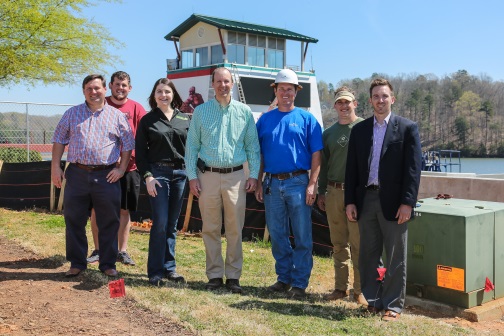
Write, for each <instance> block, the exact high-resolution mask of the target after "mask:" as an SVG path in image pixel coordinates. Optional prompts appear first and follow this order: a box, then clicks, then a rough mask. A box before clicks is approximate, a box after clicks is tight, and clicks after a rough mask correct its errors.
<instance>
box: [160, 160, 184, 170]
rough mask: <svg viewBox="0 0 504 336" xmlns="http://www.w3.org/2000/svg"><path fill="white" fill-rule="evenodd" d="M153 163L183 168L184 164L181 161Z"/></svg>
mask: <svg viewBox="0 0 504 336" xmlns="http://www.w3.org/2000/svg"><path fill="white" fill-rule="evenodd" d="M154 164H155V165H158V166H163V167H172V168H173V169H185V164H183V163H182V162H164V161H159V162H154Z"/></svg>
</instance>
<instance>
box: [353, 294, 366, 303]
mask: <svg viewBox="0 0 504 336" xmlns="http://www.w3.org/2000/svg"><path fill="white" fill-rule="evenodd" d="M353 297H354V300H355V301H357V303H358V304H361V305H363V306H367V305H368V302H367V300H366V298H365V297H364V295H362V293H360V294H354V295H353Z"/></svg>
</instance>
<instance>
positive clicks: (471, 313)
mask: <svg viewBox="0 0 504 336" xmlns="http://www.w3.org/2000/svg"><path fill="white" fill-rule="evenodd" d="M405 305H406V307H407V306H415V307H418V308H420V309H423V310H427V311H431V312H436V313H440V314H443V315H447V316H452V317H461V318H464V319H466V320H469V321H471V322H482V321H493V320H500V319H502V318H503V317H504V298H500V299H497V300H492V301H490V302H487V303H484V304H483V305H481V306H476V307H473V308H469V309H466V308H461V307H458V306H453V305H448V304H446V303H440V302H436V301H432V300H428V299H424V298H419V297H416V296H411V295H407V296H406V304H405Z"/></svg>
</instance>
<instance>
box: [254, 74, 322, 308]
mask: <svg viewBox="0 0 504 336" xmlns="http://www.w3.org/2000/svg"><path fill="white" fill-rule="evenodd" d="M272 86H273V87H274V91H275V95H276V98H277V101H278V107H277V108H276V109H274V110H271V111H269V112H268V113H265V114H264V115H262V116H261V118H259V120H258V122H257V133H258V136H259V143H260V144H261V156H262V164H261V168H263V169H262V170H261V174H260V175H259V176H260V177H261V176H262V172H263V171H264V172H265V173H266V175H265V178H264V182H263V184H262V185H261V184H258V188H257V190H256V198H257V200H258V201H259V202H263V201H264V206H265V209H266V223H267V225H268V230H269V233H270V237H271V245H272V253H273V257H274V258H275V261H276V263H275V270H276V273H277V276H278V278H277V282H276V283H275V284H273V285H272V286H270V287H268V289H269V290H270V291H273V292H287V291H288V293H289V296H290V297H293V298H302V297H304V296H305V290H306V287H308V281H309V279H310V274H311V269H312V267H313V258H312V248H313V240H312V222H311V207H312V205H313V202H314V201H315V196H316V194H317V191H316V185H317V178H318V175H319V171H320V161H321V149H322V147H323V146H322V129H321V127H320V125H319V123H318V122H317V119H315V117H314V116H313V115H312V114H310V113H308V112H307V111H305V110H302V109H300V108H298V107H295V106H294V99H295V98H296V95H297V92H298V91H299V90H301V89H302V87H301V85H299V83H298V77H297V75H296V73H295V72H294V71H292V70H290V69H283V70H281V71H280V72H279V73H278V75H277V76H276V80H275V83H274V84H272ZM308 170H311V173H310V174H308ZM291 229H292V233H293V235H294V240H295V247H294V248H292V246H291V243H290V240H289V234H290V231H291ZM289 289H290V290H289Z"/></svg>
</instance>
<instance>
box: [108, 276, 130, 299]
mask: <svg viewBox="0 0 504 336" xmlns="http://www.w3.org/2000/svg"><path fill="white" fill-rule="evenodd" d="M108 285H109V291H110V298H111V299H112V298H116V297H123V296H126V288H125V287H124V279H118V280H114V281H110V282H109V284H108Z"/></svg>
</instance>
